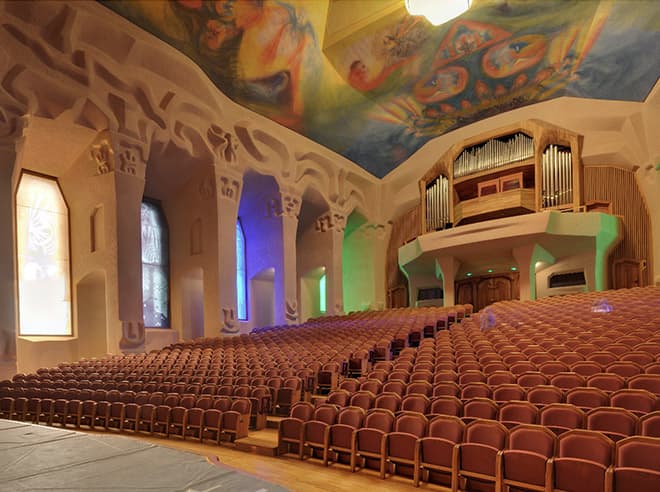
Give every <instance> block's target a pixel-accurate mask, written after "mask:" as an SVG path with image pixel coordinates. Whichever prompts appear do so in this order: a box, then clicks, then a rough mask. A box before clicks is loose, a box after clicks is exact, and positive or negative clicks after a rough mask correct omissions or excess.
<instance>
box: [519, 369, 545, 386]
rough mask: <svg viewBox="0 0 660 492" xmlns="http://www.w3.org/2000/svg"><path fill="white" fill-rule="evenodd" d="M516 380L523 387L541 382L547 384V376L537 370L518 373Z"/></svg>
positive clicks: (540, 383) (537, 384)
mask: <svg viewBox="0 0 660 492" xmlns="http://www.w3.org/2000/svg"><path fill="white" fill-rule="evenodd" d="M517 382H518V384H519V385H520V386H522V387H523V388H532V387H534V386H539V385H543V384H548V378H547V376H546V375H545V374H541V373H540V372H538V371H526V372H523V373H522V374H519V375H518V379H517Z"/></svg>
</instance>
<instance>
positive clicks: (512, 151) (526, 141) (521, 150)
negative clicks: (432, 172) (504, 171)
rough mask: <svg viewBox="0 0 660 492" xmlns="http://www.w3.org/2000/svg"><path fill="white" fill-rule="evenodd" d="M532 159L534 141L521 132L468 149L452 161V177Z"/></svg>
mask: <svg viewBox="0 0 660 492" xmlns="http://www.w3.org/2000/svg"><path fill="white" fill-rule="evenodd" d="M533 157H534V140H533V139H532V138H531V137H528V136H527V135H525V134H524V133H522V132H518V133H516V134H514V135H509V136H507V137H500V138H495V139H491V140H488V141H487V142H486V143H484V144H480V145H475V146H472V147H468V148H466V149H465V150H463V152H461V153H460V154H459V156H458V157H457V158H456V159H455V160H454V177H455V178H460V177H463V176H468V175H470V174H474V173H478V172H480V171H484V170H487V169H493V168H497V167H501V166H506V165H508V164H511V163H513V162H517V161H521V160H525V159H530V158H533Z"/></svg>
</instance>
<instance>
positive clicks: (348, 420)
mask: <svg viewBox="0 0 660 492" xmlns="http://www.w3.org/2000/svg"><path fill="white" fill-rule="evenodd" d="M366 415H367V412H365V410H364V408H360V407H345V408H342V409H341V410H340V411H339V414H338V415H337V423H338V424H343V425H349V426H351V427H354V428H356V429H359V428H360V427H362V422H364V418H365V416H366Z"/></svg>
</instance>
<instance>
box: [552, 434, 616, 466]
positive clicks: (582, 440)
mask: <svg viewBox="0 0 660 492" xmlns="http://www.w3.org/2000/svg"><path fill="white" fill-rule="evenodd" d="M557 455H558V456H560V457H562V458H578V459H583V460H589V461H593V462H595V463H600V464H601V465H603V466H610V465H611V464H612V463H613V461H614V443H613V442H612V440H611V439H609V438H608V437H606V436H604V435H603V434H601V433H600V432H596V431H590V430H583V429H573V430H569V431H567V432H564V433H563V434H562V435H560V436H559V447H558V451H557Z"/></svg>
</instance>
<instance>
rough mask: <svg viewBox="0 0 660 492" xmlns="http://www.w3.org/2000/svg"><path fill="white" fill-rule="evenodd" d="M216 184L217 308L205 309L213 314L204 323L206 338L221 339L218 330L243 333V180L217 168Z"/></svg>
mask: <svg viewBox="0 0 660 492" xmlns="http://www.w3.org/2000/svg"><path fill="white" fill-rule="evenodd" d="M215 183H216V194H215V196H216V207H217V224H218V228H217V234H218V236H217V277H215V278H213V276H212V277H211V279H210V280H211V281H213V282H214V285H213V286H210V288H211V289H212V291H216V292H217V297H215V302H216V304H215V306H210V307H209V308H210V309H206V307H205V309H204V310H205V312H206V311H212V314H211V318H210V319H209V320H208V322H207V321H205V323H204V325H205V326H204V332H205V335H206V336H217V334H218V333H217V329H218V327H219V328H220V331H221V332H222V333H238V331H239V330H240V326H239V323H238V319H237V304H236V220H237V219H238V206H239V203H240V198H241V190H242V186H243V177H242V174H240V173H239V172H238V171H236V170H234V169H230V168H216V171H215ZM205 282H206V277H205ZM205 291H206V288H205ZM211 302H213V298H211ZM215 313H217V315H216V314H215ZM206 319H207V318H206V317H205V320H206Z"/></svg>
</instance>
